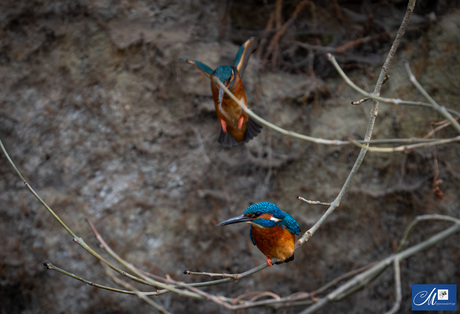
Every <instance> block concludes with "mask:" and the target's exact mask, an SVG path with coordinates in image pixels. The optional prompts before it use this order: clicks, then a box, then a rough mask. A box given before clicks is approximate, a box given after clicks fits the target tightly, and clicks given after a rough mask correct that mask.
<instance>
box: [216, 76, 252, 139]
mask: <svg viewBox="0 0 460 314" xmlns="http://www.w3.org/2000/svg"><path fill="white" fill-rule="evenodd" d="M211 89H212V96H213V99H214V106H215V108H216V114H217V119H218V120H219V122H220V121H221V120H224V121H225V123H226V125H227V131H228V132H229V133H230V134H231V135H232V136H233V137H234V138H235V139H236V140H237V141H238V142H241V141H242V140H243V138H244V133H245V132H246V123H247V122H248V118H249V116H248V114H247V113H245V112H244V110H243V109H242V108H241V107H240V106H239V105H238V104H237V103H236V102H235V101H234V100H233V99H232V98H231V97H230V96H229V95H227V94H226V93H224V95H223V97H222V101H221V102H220V101H219V88H218V85H216V83H215V82H213V80H211ZM229 90H230V91H231V92H232V93H233V94H234V95H235V96H236V97H237V98H238V99H239V100H240V101H242V102H243V103H244V104H245V105H246V107H247V100H246V94H245V92H244V88H243V84H242V82H241V79H240V76H239V75H238V73H237V72H235V79H234V82H233V84H232V85H231V86H230V87H229ZM241 117H243V123H242V124H241V127H240V125H239V124H240V119H241Z"/></svg>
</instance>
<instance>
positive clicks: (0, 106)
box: [0, 0, 460, 313]
mask: <svg viewBox="0 0 460 314" xmlns="http://www.w3.org/2000/svg"><path fill="white" fill-rule="evenodd" d="M406 6H407V2H406V1H397V0H395V1H353V0H351V1H350V0H346V1H340V0H332V1H287V0H285V1H281V0H278V1H240V0H238V1H236V0H235V1H174V0H160V1H96V0H94V1H91V0H87V1H83V0H82V1H78V0H77V1H44V0H43V1H39V0H36V1H25V0H16V1H2V3H1V4H0V25H1V28H0V138H1V140H2V141H3V142H4V145H5V146H6V148H7V150H8V151H9V153H10V155H11V157H12V159H13V160H14V161H15V162H16V163H17V165H18V167H19V169H20V170H21V171H22V172H23V174H24V175H25V177H26V178H27V179H28V180H29V182H30V184H31V185H32V186H33V187H34V188H35V189H36V191H37V192H38V193H39V194H40V195H41V196H42V197H43V198H44V200H45V201H46V202H47V203H48V204H49V205H50V206H51V208H53V209H54V210H55V211H56V213H57V214H58V215H59V216H60V217H61V218H62V219H63V220H64V221H65V222H66V223H67V224H68V225H69V226H70V227H71V228H72V229H73V230H74V231H75V232H76V233H77V234H78V235H79V236H81V237H83V238H84V239H85V240H86V241H87V242H88V243H89V244H91V245H93V246H97V240H96V239H95V237H94V235H93V234H92V232H91V230H90V228H89V227H88V225H87V223H86V222H85V218H87V219H89V220H91V221H92V222H93V223H94V224H95V226H96V227H97V228H98V230H99V232H100V233H101V235H102V236H103V237H104V238H105V240H106V241H107V242H108V244H109V245H111V247H112V248H113V249H114V250H115V251H116V252H118V253H119V255H121V256H122V257H123V258H125V259H126V260H128V261H129V262H131V263H132V264H135V265H136V266H138V267H140V268H142V269H144V270H146V271H150V272H153V273H155V274H157V275H161V276H165V275H167V274H168V275H170V276H171V277H172V278H173V279H176V280H180V281H186V282H192V281H200V280H204V278H200V277H191V276H186V275H184V274H183V271H184V270H186V269H187V270H196V271H210V272H231V273H235V272H237V273H239V272H243V271H246V270H248V269H250V268H252V267H254V266H256V265H259V264H261V263H264V261H265V257H264V256H263V255H262V253H260V252H259V250H257V248H256V247H254V246H253V245H252V243H251V242H250V240H249V237H248V233H249V226H247V225H232V226H227V227H223V228H221V227H216V224H217V223H218V222H220V221H222V220H224V219H227V218H230V217H233V216H236V215H240V214H241V213H242V212H243V211H244V210H245V209H246V207H247V206H248V205H249V204H251V203H254V202H260V201H270V202H274V203H276V204H277V205H278V206H279V207H280V208H281V209H282V210H284V211H287V212H289V213H290V214H291V215H292V216H294V218H295V219H296V220H297V221H298V222H299V225H300V228H301V229H302V232H305V231H306V230H307V229H308V228H309V227H311V225H313V224H314V223H315V222H316V221H317V219H318V218H319V217H320V216H321V215H322V214H323V213H324V211H325V209H326V208H325V207H323V206H312V205H307V204H305V203H303V202H301V201H299V200H297V199H296V197H297V195H301V196H303V197H305V198H307V199H311V200H319V201H323V202H330V201H332V200H333V199H334V198H335V196H336V195H337V193H338V191H339V189H340V188H341V186H342V184H343V182H344V180H345V178H346V176H347V175H348V173H349V171H350V169H351V166H352V164H353V162H354V160H355V159H356V157H357V155H358V152H359V150H358V148H356V147H354V146H343V147H335V146H325V145H315V144H312V143H309V142H304V141H300V140H297V139H293V138H289V137H286V136H282V135H280V134H279V133H276V132H274V131H272V130H269V129H268V128H266V127H265V128H264V129H263V131H262V133H261V134H259V135H258V136H257V137H256V138H255V139H253V140H252V141H250V142H249V143H247V144H242V145H239V146H236V147H231V148H228V147H223V146H220V145H219V144H218V143H217V134H218V129H219V125H218V121H217V119H216V115H215V111H214V105H213V102H212V97H211V91H210V87H209V84H210V83H209V80H208V79H207V78H206V77H205V76H203V75H202V74H201V72H200V71H198V70H197V69H196V68H195V67H193V66H191V65H188V64H185V63H183V62H182V61H181V58H189V59H194V60H199V61H201V62H204V63H206V64H207V65H209V66H210V67H213V68H215V67H216V66H218V65H219V64H232V62H233V58H234V56H235V54H236V52H237V51H238V48H239V47H240V45H241V44H242V43H243V42H244V41H245V40H246V39H248V38H249V37H250V36H256V37H257V38H258V40H259V41H260V42H259V46H258V48H257V50H256V51H255V52H254V54H253V55H252V57H251V58H250V61H249V64H248V67H247V68H246V71H245V73H244V77H243V82H244V85H245V89H246V95H247V98H248V103H249V106H250V107H251V108H252V109H253V110H254V111H255V112H256V113H258V114H259V115H261V116H262V117H263V118H265V119H267V120H268V121H270V122H273V123H275V124H277V125H278V126H280V127H283V128H285V129H288V130H293V131H296V132H299V133H303V134H307V135H310V136H315V137H321V138H326V139H339V140H342V139H343V140H347V139H349V138H354V139H361V138H362V137H363V136H364V133H365V130H366V127H367V122H368V117H369V111H370V108H371V104H370V102H366V103H364V104H362V105H360V106H352V105H350V102H351V101H356V100H359V99H361V98H362V96H361V95H358V94H357V93H355V92H354V91H352V90H351V89H350V88H349V87H348V86H347V85H345V83H344V82H343V81H342V80H341V79H340V78H339V77H338V75H337V73H336V72H335V70H334V69H333V68H332V66H331V65H330V64H329V62H328V61H327V59H326V53H327V52H331V53H333V54H334V55H335V56H336V57H337V60H338V61H339V63H340V65H341V66H342V67H343V68H344V70H345V71H346V72H347V74H348V75H349V76H350V77H351V78H352V80H353V81H354V82H355V83H356V84H358V85H359V86H361V87H363V88H364V89H366V90H368V91H371V90H373V87H374V84H375V82H376V80H377V76H378V73H379V71H380V67H381V66H382V63H383V61H384V58H385V56H386V54H387V52H388V50H389V48H390V46H391V43H392V41H393V38H394V36H395V33H396V31H397V29H398V27H399V24H400V22H401V20H402V17H403V15H404V12H405V10H406ZM459 27H460V11H459V2H458V1H448V0H438V1H418V3H417V7H416V11H415V13H414V15H413V16H412V19H411V22H410V25H409V27H408V29H407V31H406V36H405V37H404V39H403V41H402V43H401V46H400V49H399V51H398V52H397V55H396V57H395V59H394V61H393V64H392V68H391V71H390V74H391V77H390V79H389V80H388V81H387V82H386V83H385V85H384V88H383V91H382V93H383V95H384V96H387V97H392V98H401V99H406V100H419V101H425V99H423V97H422V96H421V95H420V94H419V93H418V92H417V91H415V89H414V87H413V86H412V84H411V83H410V82H409V80H408V76H407V74H406V72H405V69H404V66H403V61H404V60H407V61H408V62H409V64H410V66H411V68H412V71H413V72H414V74H415V75H416V76H417V78H418V79H419V81H420V82H421V84H422V85H423V86H424V87H425V88H426V89H427V91H428V92H429V93H430V94H431V96H432V97H434V99H436V101H438V103H439V104H441V105H444V106H446V107H449V108H452V109H455V110H457V111H458V110H460V105H459V104H460V93H459V90H458V87H459V86H460V75H459V74H460V68H459V63H458V59H457V58H458V52H459V51H460V47H459V46H460V44H459V42H460V41H459V34H460V32H459ZM442 120H443V118H442V117H441V116H440V115H438V114H437V113H436V112H435V111H434V110H431V109H429V108H416V107H404V106H399V107H398V106H394V105H388V104H381V105H380V111H379V116H378V118H377V123H376V128H375V132H374V138H375V139H384V138H411V137H424V136H429V132H430V131H431V130H433V129H434V128H435V127H436V125H435V124H434V123H437V122H439V121H442ZM457 135H458V134H456V132H455V130H454V129H453V128H452V127H446V128H443V129H442V130H440V131H438V132H436V133H435V135H434V137H437V138H449V137H454V136H457ZM459 157H460V146H459V145H458V143H454V144H449V145H444V146H437V147H434V148H433V147H430V148H421V149H417V150H410V151H406V152H404V153H368V154H367V156H366V159H365V160H364V163H363V164H362V166H361V168H360V170H359V173H358V175H357V177H356V178H355V179H354V181H353V182H352V185H351V188H350V190H349V192H348V194H347V195H346V197H345V199H344V200H343V202H342V204H341V206H340V207H339V208H338V209H337V210H336V212H335V213H334V214H333V215H332V216H331V217H330V218H329V219H328V220H327V222H326V223H325V224H324V225H323V226H322V227H321V228H320V229H319V231H318V232H317V233H316V234H315V235H314V237H313V238H312V239H311V240H310V241H309V242H307V243H306V244H305V245H304V246H303V247H302V248H301V249H299V250H297V251H296V253H295V260H294V261H293V262H291V263H289V264H283V265H280V266H275V267H271V268H269V269H265V270H264V271H262V272H260V273H257V274H255V275H254V276H251V277H249V278H246V279H244V280H241V281H240V282H238V283H233V284H229V285H222V286H214V287H209V288H205V289H204V290H205V291H207V292H209V293H212V294H217V295H222V296H227V297H237V296H239V295H242V294H245V293H247V292H250V291H266V290H267V291H271V292H273V293H275V294H278V295H280V296H287V295H289V294H292V293H295V292H308V291H312V290H315V289H318V288H319V287H321V286H322V285H324V284H326V283H327V282H329V281H331V280H333V279H334V278H336V277H338V276H340V275H343V274H344V273H346V272H349V271H352V270H354V269H357V268H359V267H362V266H364V265H367V264H369V263H371V262H375V261H379V260H381V259H383V258H385V257H387V256H388V255H390V254H392V253H394V252H395V249H396V247H397V245H398V243H399V240H400V239H401V237H402V234H403V232H404V229H405V227H406V226H407V225H408V223H409V222H410V221H412V220H413V219H414V218H415V217H416V216H417V215H420V214H435V213H436V214H443V215H451V216H454V217H456V218H460V210H459V209H460V195H459V190H460V162H459V161H460V158H459ZM439 180H441V181H439ZM0 191H1V192H0V217H1V222H0V238H1V239H2V243H3V244H2V249H1V250H0V279H1V280H0V312H1V313H39V312H40V313H45V312H46V313H148V312H151V311H152V308H151V307H150V306H149V305H147V304H146V303H143V302H142V301H140V300H139V299H138V298H137V297H135V296H127V295H121V294H115V293H111V292H108V291H103V290H98V289H95V288H93V287H90V286H88V285H85V284H83V283H81V282H78V281H76V280H73V279H71V278H69V277H65V276H63V275H60V274H58V273H56V272H52V271H46V270H45V269H44V267H43V265H42V262H44V261H50V262H52V263H53V264H55V265H57V266H59V267H62V268H64V269H66V270H68V271H70V272H72V273H75V274H77V275H80V276H82V277H84V278H86V279H88V280H91V281H94V282H97V283H101V284H107V285H111V286H115V284H114V283H113V282H112V281H111V280H110V279H109V278H108V277H107V276H106V275H105V273H104V270H103V269H102V268H101V266H100V265H99V263H98V262H97V261H96V260H95V259H94V258H93V257H91V256H89V254H87V253H86V252H85V251H83V250H82V249H81V248H80V247H79V246H78V245H76V244H75V243H74V242H73V241H72V238H71V237H70V236H69V235H68V234H67V233H66V231H65V230H64V229H62V228H61V227H60V226H59V225H58V223H57V222H56V221H55V220H54V219H53V218H52V216H51V215H50V214H49V213H48V212H47V211H46V210H45V209H44V208H43V207H42V206H41V205H40V203H39V202H38V201H37V200H36V199H35V198H34V197H33V196H32V195H31V194H30V193H29V192H28V191H27V189H26V188H25V187H24V185H23V184H22V182H21V181H20V179H19V178H18V177H17V175H16V174H15V173H14V172H13V170H12V168H11V167H10V166H9V165H8V163H7V162H6V159H5V158H4V157H3V156H2V157H1V158H0ZM448 226H449V224H448V223H442V222H427V223H423V224H422V225H421V226H419V227H418V228H416V230H415V231H414V234H413V235H412V236H411V238H410V245H413V244H416V243H418V242H420V241H422V240H423V239H426V238H428V237H429V236H430V235H432V234H434V233H436V232H439V231H440V230H443V229H445V228H447V227H448ZM459 243H460V236H459V235H458V234H457V235H455V236H452V237H450V238H448V239H447V240H445V241H442V242H441V243H438V244H437V245H435V246H434V247H432V248H430V249H429V250H426V251H423V252H422V253H419V254H417V255H415V256H413V257H411V258H409V259H407V260H405V261H403V262H402V264H401V275H402V296H403V299H402V302H401V310H400V312H401V313H404V312H408V311H409V310H410V306H411V303H410V299H411V284H412V283H459V282H460V271H459V259H460V244H459ZM393 277H394V275H393V271H392V270H391V269H388V270H387V271H386V272H384V273H383V274H382V275H381V276H380V277H378V278H377V279H376V280H375V281H374V282H372V283H371V284H370V285H369V286H368V287H367V288H366V289H364V290H362V291H360V292H358V293H356V294H353V295H351V296H349V297H348V298H347V299H345V300H343V301H340V302H337V303H332V304H330V305H329V306H328V307H327V308H325V309H323V310H322V312H324V313H337V312H354V313H369V312H374V313H379V312H384V311H386V310H389V309H390V308H391V306H392V305H393V302H394V300H395V296H394V295H395V293H394V278H393ZM140 289H142V290H145V289H146V288H145V287H140ZM155 300H156V301H157V302H158V303H159V304H161V305H162V306H164V307H166V308H167V309H168V310H170V311H171V312H174V313H183V312H187V311H188V312H192V311H193V312H198V311H201V312H205V313H219V312H225V310H224V309H223V308H222V307H219V306H218V305H216V304H214V303H211V302H208V301H196V300H192V299H186V298H183V297H179V296H175V295H173V294H166V295H163V296H160V297H158V298H156V299H155ZM301 309H302V308H297V307H291V308H288V309H287V310H288V311H287V312H288V313H296V312H298V311H299V310H301ZM264 311H265V312H266V313H271V312H273V311H272V310H268V309H260V308H259V309H253V310H248V311H247V312H248V313H262V312H264Z"/></svg>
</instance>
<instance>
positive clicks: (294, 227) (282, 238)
mask: <svg viewBox="0 0 460 314" xmlns="http://www.w3.org/2000/svg"><path fill="white" fill-rule="evenodd" d="M238 222H247V223H250V224H251V230H249V237H250V238H251V241H252V243H253V244H254V245H256V246H257V247H258V248H259V250H260V251H261V252H262V253H263V254H264V255H265V256H266V257H267V264H268V266H272V265H273V264H272V261H271V259H272V258H277V259H279V260H280V261H279V262H276V263H275V264H280V263H287V262H290V261H292V260H293V259H294V249H295V248H294V244H295V235H298V234H299V232H300V228H299V224H298V223H297V221H295V220H294V218H292V216H291V215H289V214H288V213H286V212H283V211H282V210H280V209H279V208H278V206H276V205H275V204H273V203H268V202H262V203H256V204H253V205H251V206H249V207H248V208H247V209H246V210H245V211H244V213H243V215H241V216H237V217H234V218H230V219H228V220H225V221H222V222H221V223H219V224H218V226H225V225H230V224H234V223H238Z"/></svg>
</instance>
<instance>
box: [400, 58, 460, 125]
mask: <svg viewBox="0 0 460 314" xmlns="http://www.w3.org/2000/svg"><path fill="white" fill-rule="evenodd" d="M404 67H405V68H406V71H407V74H408V75H409V80H410V81H411V83H412V84H414V86H415V88H417V90H418V91H419V92H420V93H421V94H422V95H423V97H425V98H426V99H427V100H428V102H429V103H430V104H431V105H433V108H434V109H436V111H438V112H439V113H440V114H442V115H443V116H444V117H445V118H446V119H447V120H449V121H450V123H452V126H453V127H454V128H455V129H456V130H457V131H458V132H459V133H460V124H459V123H458V122H457V120H455V118H454V117H452V115H451V114H450V113H449V111H447V110H446V108H445V107H444V106H440V105H439V104H438V103H437V102H436V101H435V100H434V99H433V98H432V97H431V96H430V95H429V94H428V93H427V91H426V90H425V89H424V88H423V86H422V85H420V83H419V82H418V81H417V78H416V77H415V75H414V74H413V73H412V71H411V69H410V66H409V63H408V62H405V63H404Z"/></svg>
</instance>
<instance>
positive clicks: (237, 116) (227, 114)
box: [184, 37, 262, 145]
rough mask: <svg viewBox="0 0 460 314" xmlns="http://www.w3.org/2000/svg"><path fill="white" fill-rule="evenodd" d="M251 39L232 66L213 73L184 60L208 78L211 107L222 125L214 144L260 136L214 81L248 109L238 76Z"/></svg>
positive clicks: (251, 120)
mask: <svg viewBox="0 0 460 314" xmlns="http://www.w3.org/2000/svg"><path fill="white" fill-rule="evenodd" d="M254 40H255V38H254V37H251V38H249V39H248V40H246V42H245V43H244V44H243V45H242V46H241V48H240V50H239V51H238V53H237V54H236V57H235V61H234V62H233V66H230V65H219V66H218V67H217V68H216V69H215V70H212V69H211V68H210V67H208V66H207V65H206V64H203V63H201V62H198V61H193V60H188V59H184V61H185V62H187V63H189V64H193V65H195V66H196V67H197V68H198V69H199V70H200V71H201V72H203V74H204V75H206V76H207V77H208V78H210V79H211V91H212V97H213V99H214V107H215V108H216V114H217V119H218V120H219V123H220V126H221V129H220V130H219V137H218V139H217V141H218V142H219V143H221V144H223V145H236V144H237V143H239V142H247V141H249V140H250V139H252V138H253V137H255V136H256V135H257V134H259V133H260V129H261V128H262V126H260V125H259V124H258V123H257V122H256V121H254V120H253V119H250V118H249V116H248V114H247V113H246V112H244V110H243V109H242V108H241V107H240V106H238V104H237V103H236V102H235V101H234V100H233V99H232V98H231V97H230V96H228V95H227V94H226V93H225V91H224V90H223V89H222V88H220V87H219V85H218V84H217V83H216V82H214V77H217V78H218V79H219V80H220V81H221V82H222V83H223V84H224V85H225V86H226V87H227V88H228V89H229V90H230V91H231V92H232V93H233V94H234V95H235V96H236V97H237V98H238V99H239V100H240V102H243V104H244V105H245V106H246V107H247V106H248V105H247V100H246V94H245V92H244V87H243V82H242V81H241V76H242V75H243V71H244V69H245V67H246V64H247V60H248V59H249V55H250V54H251V52H252V51H253V50H254V45H252V44H253V43H254Z"/></svg>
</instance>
